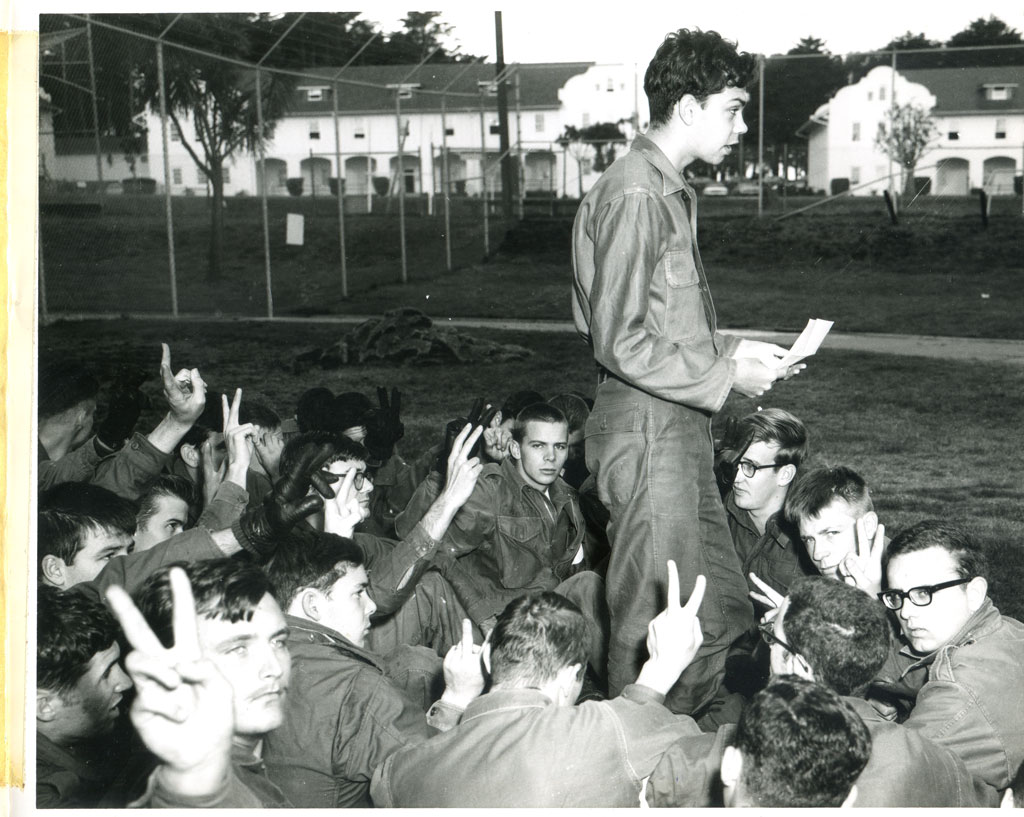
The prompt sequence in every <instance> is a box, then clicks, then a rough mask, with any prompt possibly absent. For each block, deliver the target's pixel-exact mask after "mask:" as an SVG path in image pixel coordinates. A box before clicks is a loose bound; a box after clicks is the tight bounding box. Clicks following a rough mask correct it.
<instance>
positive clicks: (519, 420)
mask: <svg viewBox="0 0 1024 817" xmlns="http://www.w3.org/2000/svg"><path fill="white" fill-rule="evenodd" d="M528 423H564V424H565V427H566V429H568V427H569V422H568V420H566V419H565V415H564V414H562V412H560V411H559V410H558V409H556V408H555V407H554V406H551V405H548V404H547V403H532V404H530V405H529V406H527V407H526V408H524V409H522V410H521V411H520V412H519V414H517V415H516V424H515V425H514V426H512V439H513V440H515V441H516V442H517V443H521V442H522V441H523V436H524V435H525V434H526V426H527V424H528Z"/></svg>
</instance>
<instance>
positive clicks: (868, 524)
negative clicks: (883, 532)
mask: <svg viewBox="0 0 1024 817" xmlns="http://www.w3.org/2000/svg"><path fill="white" fill-rule="evenodd" d="M861 519H863V520H864V532H865V533H866V534H867V535H868V538H869V539H874V538H875V531H876V530H878V514H877V513H875V512H874V511H868V512H867V513H866V514H864V515H863V516H862V517H861Z"/></svg>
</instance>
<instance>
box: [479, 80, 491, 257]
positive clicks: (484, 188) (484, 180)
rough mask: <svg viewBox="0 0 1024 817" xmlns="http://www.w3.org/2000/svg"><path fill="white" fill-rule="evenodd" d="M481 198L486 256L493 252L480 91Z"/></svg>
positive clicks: (482, 102)
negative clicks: (488, 210) (489, 222)
mask: <svg viewBox="0 0 1024 817" xmlns="http://www.w3.org/2000/svg"><path fill="white" fill-rule="evenodd" d="M480 184H481V189H480V198H481V199H483V202H484V258H487V257H489V256H490V254H491V235H490V225H488V223H487V221H488V216H489V214H488V212H487V136H486V132H485V130H484V95H483V92H482V91H481V93H480Z"/></svg>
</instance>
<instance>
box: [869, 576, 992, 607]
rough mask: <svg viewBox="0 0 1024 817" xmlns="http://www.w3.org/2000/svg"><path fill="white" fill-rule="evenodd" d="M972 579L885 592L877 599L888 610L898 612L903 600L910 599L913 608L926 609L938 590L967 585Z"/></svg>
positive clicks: (953, 580)
mask: <svg viewBox="0 0 1024 817" xmlns="http://www.w3.org/2000/svg"><path fill="white" fill-rule="evenodd" d="M972 578H973V576H972V577H970V578H966V579H952V580H950V581H948V582H940V583H939V584H926V585H921V587H911V588H910V589H909V590H886V591H885V592H884V593H879V594H878V598H880V599H881V600H882V604H884V605H885V606H886V607H888V608H889V609H890V610H899V609H900V608H901V607H902V606H903V600H904V599H910V603H911V604H913V605H914V606H915V607H927V606H928V605H929V604H931V603H932V596H933V595H935V593H937V592H938V591H939V590H945V589H946V588H947V587H956V586H957V585H958V584H967V582H969V581H971V579H972Z"/></svg>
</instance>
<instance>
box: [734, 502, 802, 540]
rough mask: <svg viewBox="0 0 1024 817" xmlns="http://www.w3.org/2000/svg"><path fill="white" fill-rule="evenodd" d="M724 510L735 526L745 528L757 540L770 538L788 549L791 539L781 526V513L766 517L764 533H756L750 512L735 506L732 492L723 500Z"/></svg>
mask: <svg viewBox="0 0 1024 817" xmlns="http://www.w3.org/2000/svg"><path fill="white" fill-rule="evenodd" d="M725 510H726V512H727V513H728V514H729V516H731V517H732V518H733V519H735V520H736V524H737V525H740V526H741V527H744V528H746V529H747V530H748V531H750V532H751V533H752V534H753V535H754V536H757V537H758V538H760V537H762V536H770V537H771V538H772V540H773V541H774V542H775V543H776V544H777V545H778V546H779V547H781V548H785V547H788V546H789V544H790V541H792V540H793V537H792V536H791V535H790V533H789V532H788V531H787V530H786V528H785V527H784V526H783V524H782V522H783V516H782V511H778V512H777V513H774V514H772V515H771V516H770V517H768V522H767V523H766V524H765V526H764V533H763V534H761V533H758V532H757V526H756V525H755V524H754V520H753V519H752V518H751V516H750V512H749V511H746V510H744V509H743V508H741V507H739V506H738V505H737V504H736V500H735V499H734V498H733V494H732V491H729V494H728V496H726V498H725Z"/></svg>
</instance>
